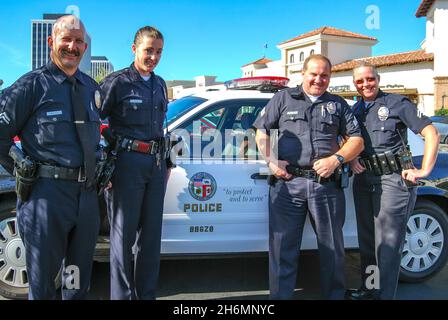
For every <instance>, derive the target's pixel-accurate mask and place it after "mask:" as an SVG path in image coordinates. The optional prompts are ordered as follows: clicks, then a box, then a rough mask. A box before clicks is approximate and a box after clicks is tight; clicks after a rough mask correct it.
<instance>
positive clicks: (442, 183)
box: [413, 152, 448, 190]
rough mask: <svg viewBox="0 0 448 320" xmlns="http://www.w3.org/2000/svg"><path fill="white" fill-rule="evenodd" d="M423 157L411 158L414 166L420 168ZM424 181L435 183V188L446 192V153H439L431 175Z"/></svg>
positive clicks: (447, 179) (447, 168)
mask: <svg viewBox="0 0 448 320" xmlns="http://www.w3.org/2000/svg"><path fill="white" fill-rule="evenodd" d="M422 159H423V156H415V157H413V160H414V165H415V166H416V167H417V168H421V165H422ZM425 180H429V181H432V182H434V183H435V185H436V186H438V187H440V188H443V189H445V190H448V152H440V153H439V155H438V156H437V161H436V164H435V166H434V169H433V170H432V172H431V174H430V175H429V177H428V178H426V179H425Z"/></svg>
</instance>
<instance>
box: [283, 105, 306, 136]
mask: <svg viewBox="0 0 448 320" xmlns="http://www.w3.org/2000/svg"><path fill="white" fill-rule="evenodd" d="M281 129H282V133H283V134H285V135H287V136H296V135H301V134H303V133H304V132H307V131H309V125H308V121H307V119H306V115H305V111H304V110H289V111H286V115H285V116H284V118H283V125H282V126H281Z"/></svg>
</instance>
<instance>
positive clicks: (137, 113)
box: [122, 99, 148, 125]
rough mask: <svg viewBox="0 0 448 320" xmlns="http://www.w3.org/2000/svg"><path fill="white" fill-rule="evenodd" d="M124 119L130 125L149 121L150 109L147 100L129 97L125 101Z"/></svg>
mask: <svg viewBox="0 0 448 320" xmlns="http://www.w3.org/2000/svg"><path fill="white" fill-rule="evenodd" d="M122 116H123V121H124V123H125V124H128V125H143V124H145V123H146V122H148V120H147V118H148V111H147V108H145V100H143V99H129V100H126V101H125V102H124V103H123V115H122Z"/></svg>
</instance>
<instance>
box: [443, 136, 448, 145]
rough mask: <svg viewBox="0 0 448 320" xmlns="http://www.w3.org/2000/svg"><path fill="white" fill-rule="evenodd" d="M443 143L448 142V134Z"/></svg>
mask: <svg viewBox="0 0 448 320" xmlns="http://www.w3.org/2000/svg"><path fill="white" fill-rule="evenodd" d="M443 144H448V135H447V136H446V137H445V139H443Z"/></svg>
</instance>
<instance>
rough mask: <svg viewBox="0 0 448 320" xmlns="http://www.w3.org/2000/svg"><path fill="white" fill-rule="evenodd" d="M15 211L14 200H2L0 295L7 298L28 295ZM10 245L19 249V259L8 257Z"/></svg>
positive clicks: (0, 221)
mask: <svg viewBox="0 0 448 320" xmlns="http://www.w3.org/2000/svg"><path fill="white" fill-rule="evenodd" d="M15 211H16V201H15V200H6V201H4V202H2V204H1V206H0V295H2V296H4V297H5V298H9V299H22V300H23V299H26V298H27V297H28V280H27V275H28V274H27V273H26V267H25V265H24V260H25V259H24V255H25V251H24V247H23V243H22V240H21V239H20V236H19V235H18V230H17V223H16V219H15V216H16V212H15ZM11 245H13V247H14V248H15V250H18V251H19V254H20V257H21V259H14V260H15V261H11V259H9V258H8V254H7V251H11V249H13V250H14V248H11ZM22 250H23V251H22ZM20 251H22V252H20ZM9 253H11V252H9ZM22 255H23V256H22ZM18 276H20V277H19V278H18Z"/></svg>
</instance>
